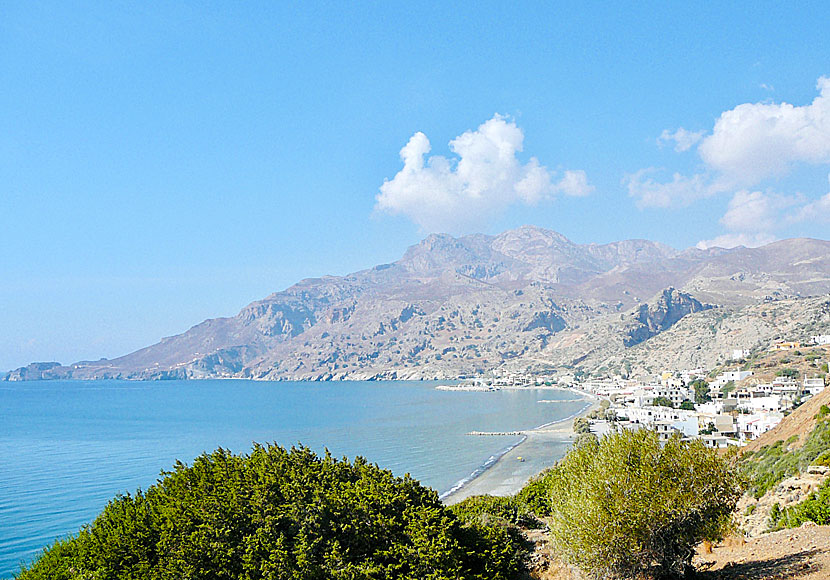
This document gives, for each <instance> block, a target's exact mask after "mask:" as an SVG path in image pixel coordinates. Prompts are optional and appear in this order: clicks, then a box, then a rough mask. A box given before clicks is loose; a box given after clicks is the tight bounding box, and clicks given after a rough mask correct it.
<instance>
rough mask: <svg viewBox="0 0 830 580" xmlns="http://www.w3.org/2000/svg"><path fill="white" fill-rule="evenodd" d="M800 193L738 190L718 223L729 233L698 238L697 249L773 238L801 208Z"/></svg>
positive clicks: (761, 242)
mask: <svg viewBox="0 0 830 580" xmlns="http://www.w3.org/2000/svg"><path fill="white" fill-rule="evenodd" d="M804 203H805V201H804V196H801V195H781V194H778V193H775V192H771V191H767V192H763V191H748V190H741V191H738V192H736V193H735V195H733V196H732V199H731V200H730V201H729V207H728V208H727V210H726V213H725V214H724V215H723V217H722V218H721V219H720V223H721V224H722V225H723V226H724V227H725V228H726V229H727V230H730V232H729V233H726V234H723V235H721V236H718V237H716V238H714V239H712V240H702V241H700V242H698V244H697V247H698V248H701V249H706V248H712V247H721V248H733V247H735V246H746V247H756V246H762V245H764V244H768V243H770V242H773V241H775V240H776V239H778V238H777V236H776V235H775V232H776V231H778V230H780V229H782V228H783V227H786V226H787V225H789V224H791V223H792V222H793V221H794V219H796V218H795V216H796V215H797V214H798V213H799V212H800V211H802V210H803V208H804Z"/></svg>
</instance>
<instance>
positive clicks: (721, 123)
mask: <svg viewBox="0 0 830 580" xmlns="http://www.w3.org/2000/svg"><path fill="white" fill-rule="evenodd" d="M817 88H818V90H819V96H818V97H816V98H815V100H813V102H812V103H811V104H809V105H804V106H800V107H797V106H794V105H791V104H789V103H780V104H776V103H744V104H741V105H738V106H737V107H735V108H734V109H732V110H729V111H725V112H724V113H722V114H721V116H720V118H719V119H718V120H717V122H716V123H715V127H714V129H713V130H712V134H711V135H709V136H708V137H706V138H705V139H704V140H703V141H702V142H701V143H700V145H699V146H698V152H699V153H700V157H701V159H703V161H704V162H705V163H706V165H707V166H708V167H710V168H711V169H713V170H715V171H717V172H719V173H721V174H722V175H723V177H724V178H726V179H727V180H729V181H731V182H732V183H734V184H735V185H736V186H738V187H741V186H751V185H755V184H757V183H759V182H761V181H762V180H764V179H766V178H769V177H774V176H781V175H785V174H787V173H788V172H789V171H790V169H791V168H792V166H793V165H795V164H798V163H806V164H825V163H830V78H827V77H821V78H820V79H819V80H818V83H817Z"/></svg>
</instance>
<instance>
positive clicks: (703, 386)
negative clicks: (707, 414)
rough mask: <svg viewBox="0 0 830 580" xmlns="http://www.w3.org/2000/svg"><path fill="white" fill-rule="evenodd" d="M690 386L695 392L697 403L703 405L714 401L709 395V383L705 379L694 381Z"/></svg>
mask: <svg viewBox="0 0 830 580" xmlns="http://www.w3.org/2000/svg"><path fill="white" fill-rule="evenodd" d="M690 386H691V387H692V388H693V389H694V390H695V403H698V404H701V403H706V402H708V401H711V400H712V397H711V396H710V395H709V391H710V389H709V383H707V382H706V381H704V380H703V379H697V380H696V381H692V384H691V385H690Z"/></svg>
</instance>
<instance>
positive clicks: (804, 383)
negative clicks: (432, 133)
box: [439, 335, 830, 449]
mask: <svg viewBox="0 0 830 580" xmlns="http://www.w3.org/2000/svg"><path fill="white" fill-rule="evenodd" d="M727 355H728V361H727V363H726V364H724V365H722V366H721V367H720V368H717V369H704V368H695V369H673V370H666V371H665V372H663V373H662V374H661V375H660V376H659V377H653V378H651V379H648V378H646V379H643V378H629V377H623V376H619V375H617V376H607V377H597V378H584V377H582V376H578V374H570V375H567V374H565V375H556V376H534V375H530V374H495V375H494V376H493V377H492V378H487V379H484V378H476V379H473V380H469V381H467V382H465V383H462V384H461V385H458V386H455V387H439V388H444V389H453V390H455V389H458V390H498V389H504V388H528V387H539V386H556V387H559V388H567V389H572V390H574V391H576V392H578V393H580V394H583V395H588V396H590V397H594V398H597V399H600V400H601V401H602V402H601V404H600V405H599V407H598V408H596V409H595V410H594V411H592V412H591V413H589V414H588V415H587V417H581V418H578V419H576V421H575V424H574V429H575V431H576V433H577V435H579V434H587V433H592V434H594V435H596V436H602V435H605V434H607V433H609V432H611V431H613V430H615V429H642V428H647V429H652V430H654V431H656V432H657V433H658V434H659V436H660V438H661V439H663V440H667V439H669V438H670V437H672V436H674V435H675V434H677V435H679V436H680V437H681V438H684V439H701V440H703V442H704V443H705V444H706V446H708V447H712V448H719V449H724V448H727V447H730V446H745V445H747V444H748V443H749V442H751V441H753V440H755V439H757V438H758V437H759V436H760V435H762V434H763V433H765V432H767V431H769V430H770V429H773V428H774V427H775V426H777V425H778V424H779V423H780V422H781V420H782V419H783V418H784V417H785V416H786V415H788V414H789V413H791V412H792V411H793V410H794V409H795V408H797V407H799V406H800V405H802V404H803V403H805V402H806V401H807V400H809V398H810V397H812V396H813V395H816V394H818V393H820V392H821V391H823V390H824V389H825V388H826V387H827V381H828V378H830V374H829V373H828V361H829V360H830V335H816V336H812V337H811V338H810V340H809V342H808V343H805V344H802V343H800V342H797V341H778V342H776V343H774V344H773V345H772V346H771V347H770V348H769V349H765V350H764V351H760V352H752V351H750V350H747V349H734V350H733V351H732V352H731V353H727ZM797 363H800V364H797ZM788 365H791V366H788Z"/></svg>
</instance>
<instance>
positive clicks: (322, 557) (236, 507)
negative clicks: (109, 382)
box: [18, 445, 522, 580]
mask: <svg viewBox="0 0 830 580" xmlns="http://www.w3.org/2000/svg"><path fill="white" fill-rule="evenodd" d="M521 570H522V560H521V552H520V550H519V549H518V546H517V543H516V540H515V538H514V537H512V536H511V534H510V532H509V531H508V530H506V529H505V528H504V527H503V526H498V525H492V524H488V523H485V522H481V521H471V522H469V523H468V524H465V523H464V522H462V521H461V520H459V518H458V517H457V516H456V515H455V514H453V513H452V512H451V511H449V510H448V509H447V508H446V507H444V506H443V505H442V504H441V502H440V501H439V499H438V496H437V494H436V493H435V491H433V490H431V489H428V488H425V487H423V486H421V485H420V484H419V483H418V482H417V481H415V480H413V479H412V478H410V477H409V476H405V477H403V478H399V477H394V476H393V475H392V473H391V472H389V471H387V470H382V469H380V468H378V467H377V466H375V465H372V464H369V463H367V462H366V461H365V460H364V459H362V458H357V459H355V460H354V462H353V463H350V462H349V461H347V460H345V459H343V460H337V459H334V458H332V457H331V456H330V455H329V454H328V453H327V454H326V455H325V456H324V457H318V456H316V455H315V454H314V453H312V452H311V451H310V450H308V449H307V448H304V447H300V448H292V449H290V450H286V449H283V448H281V447H278V446H270V445H269V446H261V445H257V446H255V447H254V449H253V451H252V453H251V454H250V455H233V454H231V453H229V452H228V451H226V450H223V449H218V450H217V451H215V452H213V453H211V454H205V455H202V456H201V457H199V458H197V459H196V460H195V462H194V463H193V465H192V466H190V467H188V466H186V465H184V464H182V463H177V464H176V466H175V468H174V470H173V471H171V472H168V473H163V478H162V479H161V480H160V481H159V482H158V483H157V484H156V485H154V486H152V487H151V488H150V489H148V490H147V491H146V493H142V492H138V493H136V494H135V495H125V496H118V497H116V498H115V499H114V500H112V501H111V502H110V503H109V505H108V506H107V507H106V509H105V510H104V511H103V513H101V515H100V516H99V517H98V518H97V519H96V520H95V521H94V522H93V523H92V524H90V525H88V526H86V527H85V528H83V529H82V530H81V531H80V532H79V533H78V535H77V536H75V537H72V538H69V539H66V540H62V541H58V542H57V543H56V544H54V545H53V546H52V547H50V548H48V549H46V550H45V551H44V553H43V554H42V555H41V557H40V558H39V559H38V560H37V561H35V562H34V563H33V564H32V566H31V567H30V568H28V569H26V568H24V569H23V570H22V572H21V573H20V575H19V576H18V578H19V579H20V580H33V579H41V578H44V579H45V578H49V579H50V580H62V579H67V580H68V579H70V578H95V579H97V578H101V579H104V578H106V579H110V578H111V579H124V580H127V579H130V580H132V579H135V580H138V579H142V580H144V579H150V580H152V579H173V578H193V579H220V578H233V579H237V578H238V579H245V580H254V579H318V578H334V579H350V580H357V579H364V578H365V579H369V578H371V579H384V578H402V579H416V578H417V579H421V578H427V579H432V580H439V579H444V578H481V579H484V578H487V579H496V578H499V579H507V578H512V577H515V576H516V575H517V574H519V573H520V571H521Z"/></svg>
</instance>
